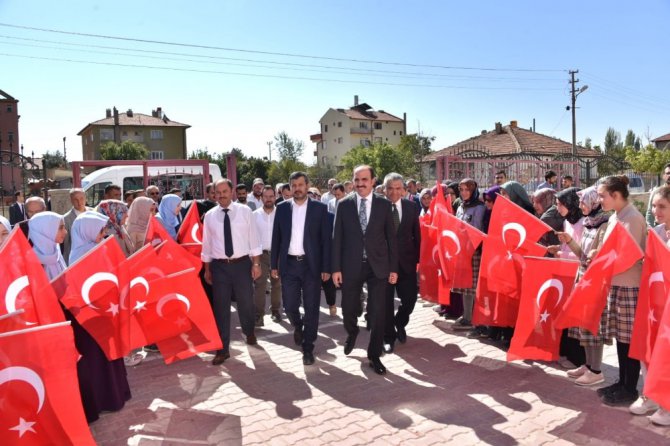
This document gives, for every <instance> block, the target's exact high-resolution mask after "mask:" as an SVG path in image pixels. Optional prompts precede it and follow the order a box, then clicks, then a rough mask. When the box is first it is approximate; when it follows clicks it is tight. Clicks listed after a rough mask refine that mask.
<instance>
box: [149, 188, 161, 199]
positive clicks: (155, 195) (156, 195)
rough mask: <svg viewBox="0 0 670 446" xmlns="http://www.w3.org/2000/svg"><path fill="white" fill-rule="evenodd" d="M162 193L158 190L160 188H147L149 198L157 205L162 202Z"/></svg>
mask: <svg viewBox="0 0 670 446" xmlns="http://www.w3.org/2000/svg"><path fill="white" fill-rule="evenodd" d="M160 195H161V192H160V190H159V189H158V186H153V185H152V186H149V187H147V197H149V198H151V199H152V200H154V201H155V202H156V203H160V201H161V197H160Z"/></svg>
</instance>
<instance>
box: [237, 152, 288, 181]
mask: <svg viewBox="0 0 670 446" xmlns="http://www.w3.org/2000/svg"><path fill="white" fill-rule="evenodd" d="M272 164H273V163H271V162H270V161H268V160H267V159H265V158H256V157H253V156H252V157H249V158H247V159H246V160H242V161H240V160H238V162H237V182H238V183H244V184H246V185H247V186H249V187H251V185H252V183H253V181H254V178H262V179H263V180H267V179H268V178H269V173H270V168H271V167H272ZM287 179H288V177H287ZM272 184H275V183H272Z"/></svg>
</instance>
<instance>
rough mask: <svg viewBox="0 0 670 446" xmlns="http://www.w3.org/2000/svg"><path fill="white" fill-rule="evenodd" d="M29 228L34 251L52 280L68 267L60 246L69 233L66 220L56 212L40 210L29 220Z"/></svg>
mask: <svg viewBox="0 0 670 446" xmlns="http://www.w3.org/2000/svg"><path fill="white" fill-rule="evenodd" d="M28 229H29V230H28V237H29V238H30V241H31V242H32V243H33V251H35V254H37V258H38V259H39V260H40V263H41V264H42V266H43V267H44V271H45V272H46V273H47V276H48V277H49V280H51V279H53V278H55V277H56V276H57V275H59V274H60V273H61V272H63V270H64V269H65V268H66V264H65V259H63V256H62V255H61V252H60V247H59V246H58V245H59V244H60V243H63V240H65V236H66V235H67V230H66V229H65V220H64V219H63V216H62V215H60V214H56V213H55V212H40V213H39V214H35V215H34V216H33V217H32V218H31V219H30V220H28Z"/></svg>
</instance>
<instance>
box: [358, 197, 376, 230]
mask: <svg viewBox="0 0 670 446" xmlns="http://www.w3.org/2000/svg"><path fill="white" fill-rule="evenodd" d="M372 197H373V192H370V194H369V195H368V196H367V197H361V196H360V195H358V194H356V214H357V215H358V214H359V213H360V208H361V199H362V198H366V199H367V201H366V202H365V216H366V217H367V218H366V220H367V222H368V223H370V211H371V210H372Z"/></svg>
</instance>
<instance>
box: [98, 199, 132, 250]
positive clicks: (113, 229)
mask: <svg viewBox="0 0 670 446" xmlns="http://www.w3.org/2000/svg"><path fill="white" fill-rule="evenodd" d="M98 212H100V213H101V214H102V215H104V216H105V217H107V218H108V219H109V223H107V235H113V236H114V238H115V239H116V241H117V242H119V246H120V247H121V250H122V251H123V253H124V254H125V256H126V257H128V256H129V255H130V254H132V253H133V252H135V247H134V246H133V244H132V242H131V241H130V237H129V236H128V233H127V232H126V230H125V228H124V225H125V224H126V219H127V218H128V205H126V203H124V202H123V201H119V200H103V201H101V202H100V204H99V205H98Z"/></svg>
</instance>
